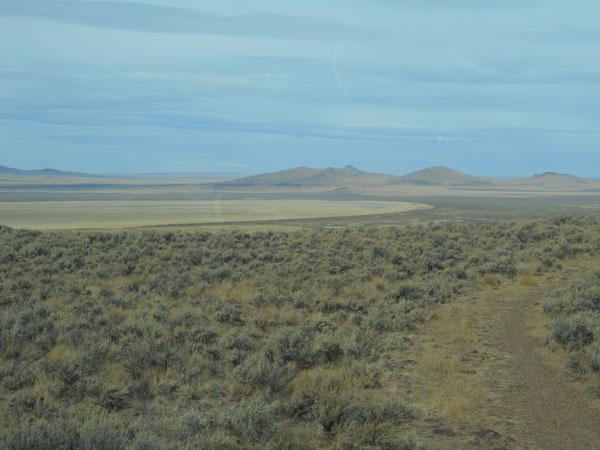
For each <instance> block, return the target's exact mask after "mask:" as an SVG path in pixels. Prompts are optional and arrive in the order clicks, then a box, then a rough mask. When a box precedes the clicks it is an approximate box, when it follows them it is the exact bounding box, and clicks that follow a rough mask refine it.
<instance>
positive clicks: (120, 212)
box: [1, 199, 428, 230]
mask: <svg viewBox="0 0 600 450" xmlns="http://www.w3.org/2000/svg"><path fill="white" fill-rule="evenodd" d="M1 207H2V212H3V215H2V225H6V226H9V227H14V228H28V229H38V230H52V229H78V228H90V229H103V228H124V227H137V226H146V225H168V224H194V223H217V222H243V221H256V220H281V219H308V218H312V219H315V218H320V217H347V216H356V215H368V214H385V213H398V212H405V211H411V210H414V209H419V208H426V207H428V206H427V205H422V204H418V203H408V202H392V201H365V200H355V201H330V200H256V199H252V200H178V201H129V200H123V201H91V202H90V201H76V202H73V201H48V202H2V203H1Z"/></svg>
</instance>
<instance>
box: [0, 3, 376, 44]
mask: <svg viewBox="0 0 600 450" xmlns="http://www.w3.org/2000/svg"><path fill="white" fill-rule="evenodd" d="M0 14H1V15H4V16H22V17H35V18H43V19H50V20H57V21H61V22H66V23H70V24H75V25H85V26H92V27H101V28H113V29H120V30H129V31H144V32H154V33H203V34H223V35H235V36H253V37H277V38H289V39H313V40H326V41H327V40H341V39H373V38H383V37H384V35H383V34H382V33H381V32H379V31H375V30H370V29H366V28H360V27H356V26H351V25H346V24H344V23H342V22H339V21H336V20H333V19H326V18H320V17H308V16H304V17H303V16H290V15H284V14H270V13H260V14H244V15H236V16H217V15H214V14H209V13H204V12H198V11H194V10H190V9H185V8H176V7H171V6H158V5H147V4H142V3H121V2H114V1H92V2H78V1H72V0H71V1H35V0H32V1H23V0H0Z"/></svg>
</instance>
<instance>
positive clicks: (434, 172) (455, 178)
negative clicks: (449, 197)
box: [397, 166, 494, 186]
mask: <svg viewBox="0 0 600 450" xmlns="http://www.w3.org/2000/svg"><path fill="white" fill-rule="evenodd" d="M397 182H399V183H407V184H420V185H425V186H439V185H444V186H490V185H493V184H494V182H493V181H492V180H489V179H487V178H480V177H475V176H473V175H469V174H466V173H462V172H458V171H456V170H453V169H449V168H448V167H443V166H436V167H429V168H427V169H423V170H419V171H417V172H413V173H409V174H408V175H404V176H402V177H398V180H397Z"/></svg>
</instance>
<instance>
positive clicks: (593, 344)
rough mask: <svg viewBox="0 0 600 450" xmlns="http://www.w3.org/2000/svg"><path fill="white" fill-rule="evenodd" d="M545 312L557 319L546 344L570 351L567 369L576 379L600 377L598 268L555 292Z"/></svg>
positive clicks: (599, 290) (599, 275) (599, 273)
mask: <svg viewBox="0 0 600 450" xmlns="http://www.w3.org/2000/svg"><path fill="white" fill-rule="evenodd" d="M544 310H545V311H546V312H548V313H551V314H553V315H554V316H555V318H556V319H555V321H554V323H553V325H552V334H551V336H550V338H549V343H550V344H551V345H556V344H558V345H562V346H565V347H567V348H568V349H569V350H570V351H571V355H570V357H569V359H568V363H567V365H568V367H569V368H570V369H571V370H572V371H573V372H574V373H575V374H577V375H583V374H585V373H587V372H590V371H591V372H593V373H595V374H596V375H598V376H600V268H599V269H596V270H594V271H592V273H591V274H589V275H588V276H587V277H586V278H584V279H582V280H576V281H573V282H572V283H570V285H569V286H567V287H566V288H563V289H557V290H556V291H555V292H554V293H553V295H552V298H551V299H550V300H549V301H548V302H547V303H546V304H545V305H544Z"/></svg>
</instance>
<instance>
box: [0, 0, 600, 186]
mask: <svg viewBox="0 0 600 450" xmlns="http://www.w3.org/2000/svg"><path fill="white" fill-rule="evenodd" d="M599 17H600V2H598V1H597V0H589V1H584V0H571V1H568V2H566V1H564V0H518V1H517V0H503V1H499V0H452V1H450V0H371V1H368V2H367V1H358V0H344V1H341V0H327V1H323V0H319V1H316V0H304V1H302V2H299V1H296V0H293V1H292V0H275V1H272V0H262V1H260V2H248V1H243V2H242V1H230V0H220V1H218V2H212V1H211V2H209V1H198V0H169V1H167V0H139V1H137V2H124V1H117V0H113V1H81V0H60V1H59V0H39V1H35V0H0V164H4V165H8V166H12V167H18V168H24V169H34V168H43V167H53V168H59V169H63V170H78V171H79V170H81V171H89V172H97V173H117V172H121V173H131V172H182V171H183V172H191V171H199V172H239V173H260V172H268V171H272V170H279V169H284V168H289V167H295V166H300V165H304V166H310V167H327V166H344V165H346V164H353V165H355V166H357V167H359V168H361V169H363V170H369V171H378V172H388V173H395V174H404V173H407V172H410V171H412V170H418V169H421V168H424V167H427V166H432V165H446V166H450V167H452V168H455V169H458V170H462V171H466V172H469V173H473V174H477V175H490V176H528V175H531V174H533V173H538V172H544V171H558V172H569V173H573V174H577V175H581V176H600V57H598V55H600V20H598V18H599Z"/></svg>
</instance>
